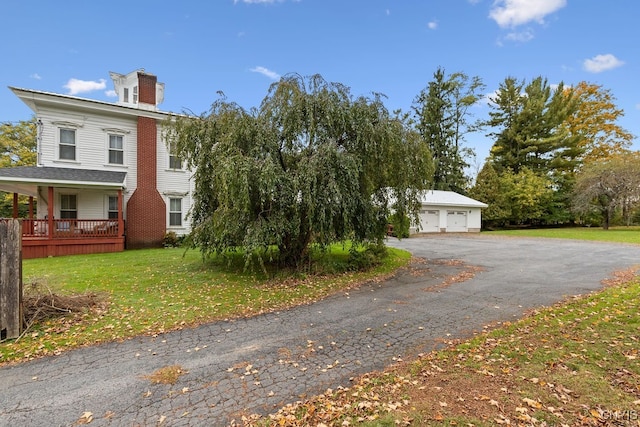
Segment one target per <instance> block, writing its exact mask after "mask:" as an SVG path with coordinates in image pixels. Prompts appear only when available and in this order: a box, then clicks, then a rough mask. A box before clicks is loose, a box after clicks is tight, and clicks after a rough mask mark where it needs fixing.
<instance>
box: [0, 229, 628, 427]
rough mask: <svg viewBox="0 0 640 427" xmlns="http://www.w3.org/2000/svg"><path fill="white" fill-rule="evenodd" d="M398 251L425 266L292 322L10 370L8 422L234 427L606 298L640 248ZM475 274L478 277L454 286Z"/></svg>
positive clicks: (239, 323) (135, 343) (164, 338)
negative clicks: (161, 378) (588, 297)
mask: <svg viewBox="0 0 640 427" xmlns="http://www.w3.org/2000/svg"><path fill="white" fill-rule="evenodd" d="M390 244H391V245H393V246H397V247H402V248H405V249H408V250H410V251H411V252H413V253H414V254H415V255H416V256H419V257H424V258H425V259H427V262H423V263H416V264H414V266H413V267H412V269H410V270H408V271H405V272H404V273H402V274H399V275H398V276H397V277H395V278H393V279H390V280H388V281H385V282H382V283H370V284H367V285H365V286H362V287H360V288H359V289H356V290H351V291H349V292H342V293H339V294H337V295H335V296H333V297H330V298H327V299H326V300H323V301H321V302H318V303H315V304H311V305H306V306H301V307H297V308H295V309H292V310H288V311H286V312H280V313H272V314H267V315H261V316H257V317H254V318H251V319H242V320H235V321H228V322H216V323H212V324H209V325H204V326H202V327H199V328H196V329H191V330H183V331H178V332H172V333H167V334H163V335H160V336H158V337H155V338H152V337H144V338H138V339H132V340H128V341H125V342H121V343H110V344H105V345H99V346H95V347H90V348H83V349H79V350H75V351H70V352H67V353H64V354H62V355H60V356H58V357H50V358H45V359H40V360H37V361H33V362H30V363H25V364H21V365H16V366H11V367H4V368H1V369H0V426H11V427H16V426H45V425H46V426H70V425H73V424H74V423H75V422H77V421H78V420H80V419H81V417H82V416H83V413H85V412H91V413H92V422H91V424H90V425H92V426H138V425H139V426H155V425H158V424H159V423H161V425H166V426H217V425H220V426H225V425H228V424H229V423H230V422H231V421H232V420H233V419H239V417H240V416H241V415H242V414H249V413H266V412H272V411H274V410H275V409H277V408H279V407H281V406H282V405H283V404H285V403H288V402H292V401H295V400H299V399H300V398H303V397H304V396H310V395H313V394H317V393H320V392H322V391H324V390H325V389H326V388H329V387H330V388H335V387H337V386H339V385H343V386H348V385H349V378H350V377H353V376H356V375H358V374H362V373H364V372H370V371H373V370H377V369H381V368H383V367H384V366H387V365H389V364H391V363H393V362H394V361H395V360H398V358H399V357H408V356H410V355H412V354H415V353H417V352H420V351H428V350H430V349H433V348H436V347H437V346H438V345H440V344H439V343H441V342H442V339H443V338H444V339H447V337H451V338H453V337H460V336H468V335H470V334H472V333H473V331H478V330H480V329H481V328H482V327H483V326H484V325H487V324H489V323H491V322H494V321H505V320H513V319H514V318H517V317H519V316H521V315H522V314H523V313H524V312H525V311H526V310H528V309H530V308H533V307H538V306H542V305H549V304H552V303H554V302H556V301H558V300H561V299H563V298H564V297H566V296H569V295H575V294H580V293H585V292H589V291H591V290H595V289H598V288H599V287H600V286H601V285H600V281H601V280H602V279H603V278H605V277H607V276H609V275H610V274H611V273H612V272H613V271H615V270H619V269H623V268H625V267H628V266H631V265H635V264H638V263H640V246H628V245H614V244H603V243H588V242H575V241H566V240H536V239H510V238H494V237H487V236H462V235H437V236H429V237H426V238H411V239H406V240H403V241H401V242H398V241H396V240H393V241H390ZM453 259H455V260H463V261H464V262H465V263H466V264H467V266H465V265H460V263H452V262H450V260H453ZM469 265H473V266H477V267H482V271H477V272H476V273H475V276H474V277H473V278H471V279H469V280H467V281H464V282H453V283H451V280H450V277H452V276H458V277H461V276H464V275H465V274H468V272H469V267H468V266H469ZM465 272H467V273H465ZM443 283H445V284H448V285H447V286H442V284H443ZM174 364H177V365H180V366H181V367H182V368H184V369H186V370H187V371H188V373H187V374H186V375H184V376H182V377H180V379H179V380H178V382H177V383H176V384H175V385H157V384H152V383H151V382H150V381H149V380H148V379H145V376H146V375H149V374H151V373H152V372H154V371H155V370H157V369H159V368H161V367H164V366H169V365H174Z"/></svg>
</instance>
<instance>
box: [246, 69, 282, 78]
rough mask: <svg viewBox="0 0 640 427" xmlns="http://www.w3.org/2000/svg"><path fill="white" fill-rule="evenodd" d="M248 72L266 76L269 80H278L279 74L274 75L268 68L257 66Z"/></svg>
mask: <svg viewBox="0 0 640 427" xmlns="http://www.w3.org/2000/svg"><path fill="white" fill-rule="evenodd" d="M249 71H252V72H254V73H259V74H262V75H263V76H267V77H269V78H270V79H271V80H278V79H279V78H280V74H278V73H276V72H275V71H271V70H269V69H268V68H265V67H260V66H258V67H255V68H252V69H251V70H249Z"/></svg>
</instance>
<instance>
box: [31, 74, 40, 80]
mask: <svg viewBox="0 0 640 427" xmlns="http://www.w3.org/2000/svg"><path fill="white" fill-rule="evenodd" d="M29 77H31V78H32V79H36V80H42V77H40V74H38V73H33V74H31V75H30V76H29Z"/></svg>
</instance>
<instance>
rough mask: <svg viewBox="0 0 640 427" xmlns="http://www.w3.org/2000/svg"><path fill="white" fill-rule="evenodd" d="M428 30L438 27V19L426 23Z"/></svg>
mask: <svg viewBox="0 0 640 427" xmlns="http://www.w3.org/2000/svg"><path fill="white" fill-rule="evenodd" d="M427 27H429V29H430V30H435V29H437V28H438V21H431V22H429V23H428V24H427Z"/></svg>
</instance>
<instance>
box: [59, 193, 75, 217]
mask: <svg viewBox="0 0 640 427" xmlns="http://www.w3.org/2000/svg"><path fill="white" fill-rule="evenodd" d="M65 196H74V197H75V199H76V209H75V213H76V219H77V218H78V205H79V204H80V203H79V202H78V194H77V193H59V194H58V203H59V205H58V218H59V219H63V218H62V211H63V210H64V209H62V198H63V197H65ZM69 211H70V210H69Z"/></svg>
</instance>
